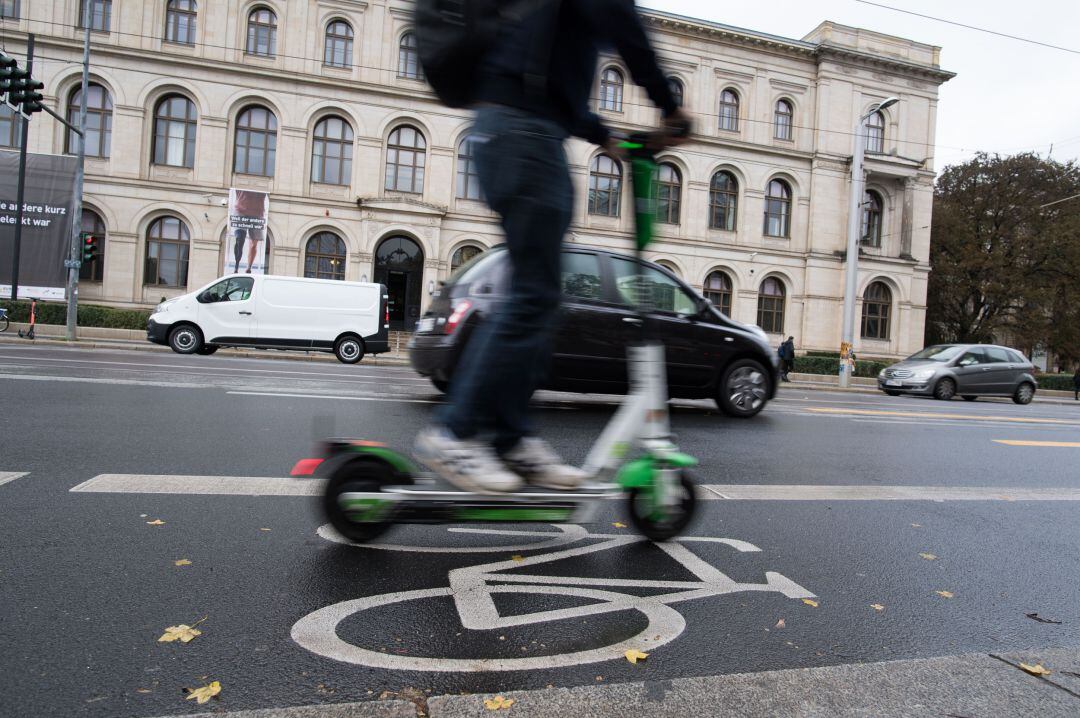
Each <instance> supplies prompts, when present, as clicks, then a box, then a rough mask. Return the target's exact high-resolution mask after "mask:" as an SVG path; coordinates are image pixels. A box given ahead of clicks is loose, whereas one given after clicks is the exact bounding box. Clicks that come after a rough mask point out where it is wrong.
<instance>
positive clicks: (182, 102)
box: [154, 95, 199, 167]
mask: <svg viewBox="0 0 1080 718" xmlns="http://www.w3.org/2000/svg"><path fill="white" fill-rule="evenodd" d="M198 119H199V117H198V114H197V113H196V112H195V103H193V102H192V101H191V100H189V99H188V98H186V97H184V96H183V95H169V96H167V97H165V98H163V99H162V100H161V101H160V102H158V104H157V107H156V108H154V164H156V165H171V166H173V167H194V166H195V128H196V127H197V125H198Z"/></svg>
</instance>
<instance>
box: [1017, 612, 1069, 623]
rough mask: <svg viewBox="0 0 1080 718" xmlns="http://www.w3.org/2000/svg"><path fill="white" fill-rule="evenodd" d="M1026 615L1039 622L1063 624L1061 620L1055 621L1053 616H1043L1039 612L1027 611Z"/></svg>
mask: <svg viewBox="0 0 1080 718" xmlns="http://www.w3.org/2000/svg"><path fill="white" fill-rule="evenodd" d="M1024 615H1025V616H1027V617H1028V618H1030V619H1031V620H1033V621H1038V622H1039V623H1053V624H1055V625H1061V621H1055V620H1053V619H1052V618H1043V617H1042V616H1040V615H1039V614H1038V613H1025V614H1024Z"/></svg>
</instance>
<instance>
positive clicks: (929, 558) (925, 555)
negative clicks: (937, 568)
mask: <svg viewBox="0 0 1080 718" xmlns="http://www.w3.org/2000/svg"><path fill="white" fill-rule="evenodd" d="M919 555H920V556H922V557H923V558H925V559H926V560H927V561H933V560H935V559H937V556H935V555H934V554H932V553H921V554H919Z"/></svg>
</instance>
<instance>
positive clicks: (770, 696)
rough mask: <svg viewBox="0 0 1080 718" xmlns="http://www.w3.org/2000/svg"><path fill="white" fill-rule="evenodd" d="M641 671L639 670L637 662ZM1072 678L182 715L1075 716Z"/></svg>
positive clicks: (653, 688)
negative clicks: (492, 705)
mask: <svg viewBox="0 0 1080 718" xmlns="http://www.w3.org/2000/svg"><path fill="white" fill-rule="evenodd" d="M656 658H659V656H657V657H656ZM648 660H649V661H651V660H653V658H649V659H648ZM1021 662H1024V663H1028V664H1036V663H1041V664H1042V665H1043V666H1044V667H1045V668H1047V669H1049V670H1050V671H1051V673H1050V675H1049V676H1046V677H1041V678H1039V677H1036V676H1032V675H1029V674H1028V673H1025V672H1024V671H1022V670H1021V669H1020V667H1019V665H1018V664H1019V663H1021ZM642 669H643V672H647V671H648V663H647V662H646V663H645V664H644V665H643V666H642ZM1078 676H1080V649H1066V648H1062V649H1049V650H1032V651H1024V652H1022V653H1013V654H1001V655H998V654H984V653H974V654H966V655H959V656H946V657H942V658H924V659H913V660H903V661H887V662H882V663H863V664H848V665H841V666H829V667H825V668H802V669H789V670H782V671H763V672H761V673H740V674H733V675H725V676H706V677H702V678H680V679H676V680H662V681H645V682H641V683H620V684H614V685H585V686H579V687H575V688H549V689H546V690H536V691H511V692H507V693H503V694H501V695H502V696H503V697H504V698H505V699H509V700H513V701H514V703H513V705H511V706H510V707H509V708H507V709H502V710H496V711H492V710H491V709H488V708H486V707H485V706H484V699H490V698H492V697H493V694H490V693H489V694H477V695H445V696H437V697H434V698H428V699H426V700H424V699H422V698H420V699H417V702H416V703H415V704H414V703H410V702H407V701H402V700H388V701H377V702H368V703H342V704H338V705H313V706H301V707H295V708H271V709H264V710H255V711H239V712H232V713H222V712H215V713H200V714H197V715H195V716H191V718H220V717H221V716H228V717H229V718H352V717H357V718H359V717H363V718H417V716H426V717H428V718H481V717H482V716H491V715H506V716H507V717H508V718H625V717H626V716H642V717H643V718H646V717H647V718H669V717H670V718H684V717H685V716H709V717H710V718H774V717H775V716H790V717H792V718H797V717H805V718H826V717H827V718H856V717H858V718H866V717H867V716H875V718H877V717H879V716H880V717H881V718H927V717H928V716H942V717H944V716H956V717H957V718H965V717H970V718H975V717H976V716H993V717H994V718H1028V717H1029V716H1039V718H1075V716H1077V715H1080V677H1078ZM417 678H418V679H419V678H420V676H417ZM373 687H374V686H373ZM228 689H229V687H228V686H223V687H222V693H221V695H222V699H223V700H222V705H227V704H228Z"/></svg>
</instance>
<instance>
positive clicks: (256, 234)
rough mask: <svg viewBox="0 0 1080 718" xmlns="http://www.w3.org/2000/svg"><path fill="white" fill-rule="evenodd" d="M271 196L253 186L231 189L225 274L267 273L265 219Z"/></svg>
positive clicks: (226, 235)
mask: <svg viewBox="0 0 1080 718" xmlns="http://www.w3.org/2000/svg"><path fill="white" fill-rule="evenodd" d="M269 215H270V195H268V194H267V193H266V192H259V191H257V190H250V189H236V188H233V189H230V190H229V228H228V230H226V233H225V274H232V273H234V272H235V273H240V274H266V264H267V262H266V259H267V244H269V243H268V242H267V240H266V238H267V232H266V222H267V218H268V217H269Z"/></svg>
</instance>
